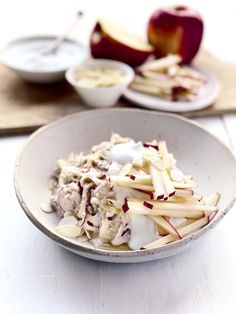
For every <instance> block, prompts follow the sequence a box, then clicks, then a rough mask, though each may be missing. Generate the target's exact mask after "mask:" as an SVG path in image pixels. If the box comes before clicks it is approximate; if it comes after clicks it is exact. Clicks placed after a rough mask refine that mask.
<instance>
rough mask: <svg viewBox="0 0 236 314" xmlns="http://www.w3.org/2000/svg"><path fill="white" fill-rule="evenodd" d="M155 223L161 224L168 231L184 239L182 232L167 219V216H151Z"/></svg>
mask: <svg viewBox="0 0 236 314" xmlns="http://www.w3.org/2000/svg"><path fill="white" fill-rule="evenodd" d="M149 217H150V218H151V219H152V220H153V221H155V223H156V224H157V225H158V226H160V227H161V228H162V229H164V230H165V231H167V232H168V233H170V234H172V235H173V236H175V237H176V238H178V239H182V238H181V236H180V234H179V233H178V231H177V229H176V228H175V227H174V226H173V224H171V222H170V221H169V220H168V219H166V218H165V217H158V216H149Z"/></svg>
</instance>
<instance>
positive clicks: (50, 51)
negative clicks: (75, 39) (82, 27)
mask: <svg viewBox="0 0 236 314" xmlns="http://www.w3.org/2000/svg"><path fill="white" fill-rule="evenodd" d="M82 16H83V12H82V11H78V12H77V14H76V19H75V20H74V21H73V23H72V24H71V25H70V26H69V27H68V29H67V30H66V31H65V33H64V34H62V35H59V36H58V37H57V38H56V39H55V41H54V42H53V43H52V46H51V47H49V48H47V49H45V50H44V51H42V52H41V53H40V55H41V56H48V55H50V54H55V53H56V52H57V50H58V48H59V47H60V45H61V44H62V43H63V41H64V40H65V39H66V38H67V36H68V35H69V33H70V32H71V31H72V30H73V29H74V28H75V26H76V25H77V23H78V22H79V21H80V19H81V17H82Z"/></svg>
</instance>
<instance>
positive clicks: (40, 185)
mask: <svg viewBox="0 0 236 314" xmlns="http://www.w3.org/2000/svg"><path fill="white" fill-rule="evenodd" d="M111 132H118V133H120V134H121V135H123V136H129V137H132V138H133V139H135V140H137V141H138V140H141V141H144V142H145V141H148V140H150V139H152V138H156V139H158V140H159V139H165V140H166V141H167V143H168V146H169V147H170V149H171V151H172V152H173V154H174V156H175V157H176V158H177V160H178V164H179V166H180V168H181V169H183V171H184V172H186V173H191V174H192V175H193V176H194V181H196V183H197V185H198V186H199V187H200V191H199V192H200V193H201V194H203V195H210V194H211V193H213V192H215V191H217V192H219V193H220V194H221V197H220V201H219V204H218V208H219V211H218V213H217V214H216V216H215V217H214V218H213V219H212V220H211V222H210V223H209V224H208V225H206V226H205V227H204V228H202V229H201V230H199V231H197V232H194V233H193V234H191V235H189V236H187V237H185V238H183V239H182V240H179V241H176V242H173V243H170V244H167V245H164V246H163V247H160V248H157V249H147V250H138V251H118V250H114V251H111V250H105V249H98V248H95V247H94V246H92V245H91V244H90V243H88V242H82V241H79V240H78V239H76V238H73V239H70V238H66V237H63V236H62V235H60V234H58V233H57V232H56V230H55V228H56V226H57V224H58V222H59V220H60V218H59V217H58V216H57V214H56V213H50V214H47V213H45V212H43V211H42V210H41V209H40V204H41V203H48V202H49V199H50V191H49V187H48V182H49V178H50V176H51V174H52V171H53V169H54V168H55V164H56V160H57V159H58V158H66V157H67V156H68V155H69V154H70V153H71V152H75V153H79V152H81V151H83V152H85V153H87V152H88V151H89V149H90V148H91V146H93V145H96V144H98V143H100V142H101V141H104V140H108V139H109V138H110V134H111ZM39 158H40V162H39ZM222 165H224V166H223V167H222ZM15 189H16V194H17V197H18V200H19V202H20V205H21V207H22V208H23V210H24V212H25V213H26V215H27V216H28V217H29V219H30V220H31V221H32V223H33V224H34V225H35V226H36V227H37V228H38V229H40V230H41V231H42V232H43V233H44V234H46V235H47V236H48V237H49V238H51V239H52V240H54V241H55V242H56V243H58V244H59V245H61V246H63V247H64V248H66V249H68V250H70V251H73V252H74V253H76V254H79V255H82V256H85V257H88V258H91V259H95V260H100V261H106V262H113V263H129V262H144V261H151V260H155V259H160V258H164V257H168V256H171V255H175V254H178V253H179V252H181V251H184V250H185V249H187V248H189V247H190V246H191V245H193V244H194V243H196V242H197V241H196V240H198V239H200V238H203V236H204V235H205V234H206V233H207V232H208V231H209V230H211V229H212V228H214V227H215V226H216V224H217V223H218V222H219V221H220V220H221V219H222V218H223V217H224V215H226V214H227V212H228V211H229V209H230V208H231V207H232V206H233V204H234V202H235V199H236V160H235V157H234V156H233V154H232V153H231V152H230V150H229V149H228V148H227V147H226V146H225V145H223V144H222V143H221V142H220V141H219V140H218V139H216V138H215V137H214V136H213V135H211V134H210V133H208V132H207V131H206V130H205V129H204V128H202V127H200V126H199V125H198V124H196V123H195V122H192V121H190V120H187V119H185V118H181V117H179V116H176V115H173V114H167V113H157V112H152V111H145V110H137V109H111V110H89V111H84V112H82V113H77V114H74V115H71V116H67V117H65V118H64V119H61V120H58V121H56V122H54V123H51V124H49V125H47V126H45V127H43V128H41V129H39V130H38V131H36V132H35V133H34V134H33V135H31V137H30V138H29V140H28V141H27V143H26V145H25V146H24V148H23V150H22V151H21V152H20V154H19V156H18V158H17V161H16V165H15ZM229 241H230V239H229ZM196 257H197V256H196Z"/></svg>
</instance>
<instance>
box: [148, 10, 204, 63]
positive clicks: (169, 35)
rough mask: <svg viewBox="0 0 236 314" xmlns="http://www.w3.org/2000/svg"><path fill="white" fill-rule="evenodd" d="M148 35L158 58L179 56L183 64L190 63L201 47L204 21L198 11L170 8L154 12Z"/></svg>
mask: <svg viewBox="0 0 236 314" xmlns="http://www.w3.org/2000/svg"><path fill="white" fill-rule="evenodd" d="M147 33H148V40H149V42H150V43H151V44H152V45H153V46H154V47H155V52H156V55H157V56H159V57H160V56H166V55H168V54H170V53H172V54H178V55H180V56H181V57H182V63H189V62H190V61H191V60H192V59H193V58H194V57H195V55H196V53H197V52H198V49H199V47H200V44H201V40H202V35H203V21H202V18H201V16H200V14H199V13H198V12H197V11H196V10H193V9H191V8H189V7H187V6H170V7H166V8H162V9H159V10H157V11H156V12H154V14H153V15H152V16H151V18H150V20H149V23H148V29H147Z"/></svg>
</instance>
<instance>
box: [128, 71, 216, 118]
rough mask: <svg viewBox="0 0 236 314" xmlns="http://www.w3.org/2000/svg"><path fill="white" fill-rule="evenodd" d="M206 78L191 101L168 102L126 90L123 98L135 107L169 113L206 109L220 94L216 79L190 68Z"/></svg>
mask: <svg viewBox="0 0 236 314" xmlns="http://www.w3.org/2000/svg"><path fill="white" fill-rule="evenodd" d="M192 68H193V69H195V70H197V71H199V72H200V73H202V74H203V75H204V76H205V77H206V78H207V83H206V84H205V85H203V86H202V87H201V89H200V90H199V94H198V96H197V98H196V99H195V100H193V101H188V102H187V101H170V100H165V99H162V98H160V97H157V96H152V95H148V94H144V93H141V92H136V91H134V90H132V89H130V88H129V89H127V90H126V91H125V93H124V97H125V98H127V99H128V100H129V101H131V102H133V103H134V104H136V105H139V106H141V107H144V108H148V109H153V110H162V111H169V112H188V111H195V110H199V109H203V108H206V107H208V106H210V105H212V104H213V103H214V101H215V100H216V99H217V97H218V95H219V92H220V84H219V81H218V79H217V78H216V77H215V76H214V75H213V74H210V73H208V72H207V71H204V70H202V69H200V68H199V67H195V66H194V67H192Z"/></svg>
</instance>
